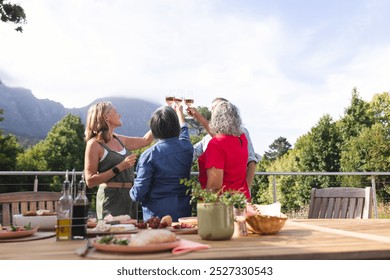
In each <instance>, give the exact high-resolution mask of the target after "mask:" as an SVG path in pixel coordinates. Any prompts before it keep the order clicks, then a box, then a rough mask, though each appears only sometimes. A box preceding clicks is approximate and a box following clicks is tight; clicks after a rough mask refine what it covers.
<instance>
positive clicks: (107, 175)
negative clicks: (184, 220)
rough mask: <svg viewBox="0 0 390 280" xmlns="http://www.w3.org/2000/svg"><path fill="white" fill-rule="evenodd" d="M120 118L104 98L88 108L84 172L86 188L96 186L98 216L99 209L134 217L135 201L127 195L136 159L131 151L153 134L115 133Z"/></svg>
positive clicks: (141, 145)
mask: <svg viewBox="0 0 390 280" xmlns="http://www.w3.org/2000/svg"><path fill="white" fill-rule="evenodd" d="M120 118H121V115H120V114H119V113H118V112H117V110H116V109H115V107H114V106H113V105H112V103H111V102H108V101H103V102H99V103H96V104H94V105H92V106H91V107H90V108H89V110H88V116H87V120H86V126H85V142H86V149H85V158H84V173H85V181H86V183H87V185H88V187H89V188H93V187H95V186H98V187H99V189H98V193H97V196H96V212H97V216H98V219H102V218H103V212H105V213H109V214H111V215H113V216H118V215H130V217H131V218H135V219H136V218H137V204H136V203H135V202H134V201H133V200H131V198H130V196H129V189H130V188H131V187H132V186H133V182H134V164H135V161H136V155H135V154H131V150H136V149H140V148H143V147H145V146H148V145H150V144H151V143H152V141H153V135H152V133H151V131H148V132H147V133H146V134H145V135H144V136H143V137H129V136H124V135H118V134H115V133H114V130H115V129H116V128H117V127H120V126H121V125H122V122H121V120H120Z"/></svg>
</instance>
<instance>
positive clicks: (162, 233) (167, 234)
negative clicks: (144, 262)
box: [129, 229, 176, 246]
mask: <svg viewBox="0 0 390 280" xmlns="http://www.w3.org/2000/svg"><path fill="white" fill-rule="evenodd" d="M174 241H176V234H174V233H173V232H171V231H169V230H166V229H156V230H145V231H141V232H139V233H137V234H135V235H133V236H132V237H131V242H130V244H129V245H130V246H145V245H150V244H158V243H164V242H174Z"/></svg>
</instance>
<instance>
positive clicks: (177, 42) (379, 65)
mask: <svg viewBox="0 0 390 280" xmlns="http://www.w3.org/2000/svg"><path fill="white" fill-rule="evenodd" d="M18 2H19V3H20V4H21V5H22V6H23V7H24V8H25V10H26V13H27V19H28V24H27V25H25V26H24V32H23V33H22V34H20V33H18V32H15V31H14V30H13V28H14V26H12V25H8V24H4V23H1V24H0V38H1V39H0V40H1V42H2V44H1V52H0V79H1V80H2V81H3V82H4V83H5V84H7V85H9V86H14V87H25V88H29V89H31V90H32V92H33V94H34V95H35V96H36V97H38V98H48V99H51V100H54V101H58V102H61V103H62V104H63V105H64V106H65V107H68V108H71V107H82V106H85V105H87V104H89V103H90V102H92V101H93V100H94V99H96V98H100V97H105V96H114V95H116V96H127V97H139V98H143V99H147V100H150V101H154V102H158V103H161V104H163V101H164V96H165V95H166V94H167V93H169V92H172V91H173V92H176V94H178V95H187V96H188V95H192V96H193V97H194V98H195V105H201V106H209V105H210V102H211V100H212V99H213V98H214V97H217V96H223V97H226V98H228V99H229V100H230V101H232V102H233V103H235V104H236V105H237V106H238V107H239V108H240V112H241V116H242V118H243V122H244V124H245V125H246V127H247V128H248V130H249V131H250V134H251V138H252V140H253V142H254V145H255V149H256V151H257V152H258V153H260V154H263V153H264V151H266V150H268V149H269V147H268V146H269V145H270V144H271V143H272V142H273V141H274V140H275V139H276V138H278V137H279V136H283V137H286V138H287V140H288V141H289V142H290V143H291V144H294V143H295V141H296V139H297V138H298V137H299V136H301V135H303V134H305V133H307V132H308V131H309V130H310V129H311V127H313V126H314V125H315V124H316V123H317V122H318V120H319V118H320V117H322V116H323V115H324V114H330V115H331V116H332V117H333V119H334V120H337V119H339V118H340V116H341V115H342V114H343V112H344V109H345V108H346V107H347V106H348V105H349V102H350V97H351V91H352V89H353V88H354V87H357V89H358V91H359V93H360V96H361V97H362V98H363V99H364V100H366V101H370V100H371V99H372V96H373V95H374V94H376V93H382V92H388V91H389V90H390V79H389V74H388V73H390V36H389V35H390V34H389V33H390V31H389V30H390V21H389V19H388V17H389V11H390V1H387V0H370V1H369V0H346V1H339V0H338V1H335V0H331V1H329V0H328V1H319V0H318V1H293V0H290V1H288V0H285V1H281V0H279V1H261V0H260V1H256V0H251V1H249V0H243V1H242V0H241V1H233V0H229V1H227V0H165V1H162V0H161V1H159V0H155V1H151V0H143V1H136V0H83V1H78V0H68V1H60V0H28V1H27V0H22V1H20V0H19V1H18ZM3 42H7V43H6V44H4V43H3ZM129 110H131V108H129ZM123 121H124V122H126V121H127V120H123ZM129 134H130V135H131V132H129Z"/></svg>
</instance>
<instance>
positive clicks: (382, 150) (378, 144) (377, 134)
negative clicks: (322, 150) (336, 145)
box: [341, 123, 390, 197]
mask: <svg viewBox="0 0 390 280" xmlns="http://www.w3.org/2000/svg"><path fill="white" fill-rule="evenodd" d="M341 166H342V171H343V172H352V171H353V172H364V171H367V172H370V171H372V172H386V171H389V170H390V131H389V129H388V128H387V127H386V126H385V125H383V124H382V123H376V124H374V125H373V126H372V127H370V128H368V127H367V128H364V129H363V131H362V132H361V133H360V134H359V136H357V137H354V138H351V139H350V141H349V142H348V143H347V144H346V145H345V147H344V149H343V152H342V153H341ZM379 179H380V180H379ZM386 180H388V178H387V177H384V176H381V177H380V178H377V179H376V182H377V184H376V185H377V191H378V197H383V196H384V195H385V194H387V192H386V189H387V188H388V187H387V185H386ZM343 184H344V185H347V186H351V187H362V186H367V185H370V181H369V178H366V177H363V176H345V177H343ZM379 194H381V195H379Z"/></svg>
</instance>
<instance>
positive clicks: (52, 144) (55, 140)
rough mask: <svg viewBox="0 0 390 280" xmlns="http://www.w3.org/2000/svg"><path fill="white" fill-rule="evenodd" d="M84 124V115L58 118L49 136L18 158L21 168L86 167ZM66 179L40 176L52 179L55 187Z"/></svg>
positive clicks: (65, 168)
mask: <svg viewBox="0 0 390 280" xmlns="http://www.w3.org/2000/svg"><path fill="white" fill-rule="evenodd" d="M84 151H85V142H84V125H83V124H82V122H81V119H80V117H78V116H74V115H71V114H68V115H66V116H65V117H64V118H63V119H62V120H60V121H59V122H57V123H56V124H55V125H54V126H53V127H52V129H51V130H50V132H49V133H48V135H47V137H46V138H45V139H44V140H42V141H40V142H39V143H38V144H36V145H35V146H33V147H31V148H30V149H28V150H27V151H26V152H25V153H23V154H21V155H20V156H19V157H18V158H17V168H18V170H36V171H59V170H73V169H75V170H78V171H80V170H83V169H84ZM62 181H63V179H61V178H58V177H54V179H53V180H51V179H40V182H43V183H48V182H52V186H51V189H53V190H60V188H61V183H62Z"/></svg>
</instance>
